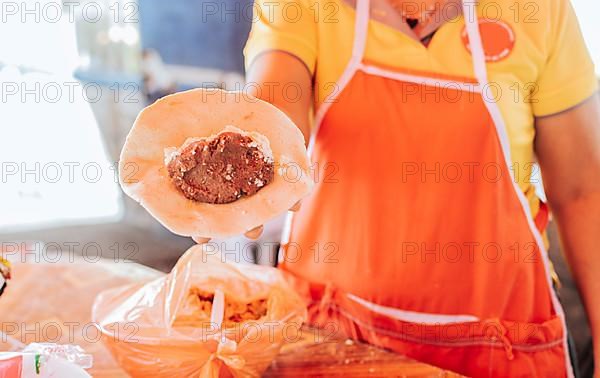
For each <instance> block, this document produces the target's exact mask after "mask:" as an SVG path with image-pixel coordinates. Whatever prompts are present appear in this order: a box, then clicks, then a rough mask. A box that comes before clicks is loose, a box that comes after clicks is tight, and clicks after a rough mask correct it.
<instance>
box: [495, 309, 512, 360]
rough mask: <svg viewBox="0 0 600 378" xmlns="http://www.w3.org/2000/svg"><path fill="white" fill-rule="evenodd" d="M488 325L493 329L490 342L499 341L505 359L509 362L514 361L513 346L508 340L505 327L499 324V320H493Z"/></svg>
mask: <svg viewBox="0 0 600 378" xmlns="http://www.w3.org/2000/svg"><path fill="white" fill-rule="evenodd" d="M490 324H491V325H492V326H493V327H494V333H495V334H492V335H491V337H490V339H491V340H492V341H496V340H499V341H500V342H501V343H502V346H503V347H504V352H505V353H506V358H507V359H508V360H509V361H512V360H514V359H515V355H514V353H513V346H512V343H511V342H510V340H509V339H508V336H507V335H508V330H507V329H506V327H505V326H504V325H503V324H502V322H500V319H493V320H491V321H490Z"/></svg>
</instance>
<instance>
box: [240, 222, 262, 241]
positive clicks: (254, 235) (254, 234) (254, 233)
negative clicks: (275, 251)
mask: <svg viewBox="0 0 600 378" xmlns="http://www.w3.org/2000/svg"><path fill="white" fill-rule="evenodd" d="M263 230H264V227H263V226H262V225H260V226H258V227H255V228H253V229H252V230H248V231H246V232H245V233H244V235H245V236H246V237H247V238H248V239H252V240H254V239H258V238H259V237H260V235H261V234H262V233H263Z"/></svg>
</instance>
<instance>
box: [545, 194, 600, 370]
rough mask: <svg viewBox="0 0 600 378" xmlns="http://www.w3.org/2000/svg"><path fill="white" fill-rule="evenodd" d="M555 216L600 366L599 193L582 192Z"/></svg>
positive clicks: (557, 209) (560, 206)
mask: <svg viewBox="0 0 600 378" xmlns="http://www.w3.org/2000/svg"><path fill="white" fill-rule="evenodd" d="M552 207H553V213H554V216H555V219H556V223H557V225H558V227H559V230H560V237H561V242H562V246H563V250H564V254H565V257H566V259H567V261H568V263H569V266H570V268H571V271H572V273H573V276H574V279H575V281H576V284H577V286H578V288H579V292H580V294H581V297H582V300H583V302H584V305H585V307H586V310H587V315H588V318H589V321H590V325H591V329H592V337H593V340H594V357H595V358H594V360H595V362H596V364H600V228H599V226H600V192H591V193H582V194H581V196H579V198H577V199H575V200H572V201H570V202H568V203H565V204H555V205H554V206H552Z"/></svg>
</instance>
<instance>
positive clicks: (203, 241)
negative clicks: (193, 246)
mask: <svg viewBox="0 0 600 378" xmlns="http://www.w3.org/2000/svg"><path fill="white" fill-rule="evenodd" d="M192 239H193V240H194V241H195V242H196V243H198V244H206V243H208V242H209V241H210V238H205V237H203V236H192Z"/></svg>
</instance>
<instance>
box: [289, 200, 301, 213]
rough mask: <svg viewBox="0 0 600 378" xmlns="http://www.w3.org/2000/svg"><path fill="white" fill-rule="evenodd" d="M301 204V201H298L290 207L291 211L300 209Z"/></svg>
mask: <svg viewBox="0 0 600 378" xmlns="http://www.w3.org/2000/svg"><path fill="white" fill-rule="evenodd" d="M300 205H301V202H300V201H298V202H296V203H295V204H294V206H292V207H290V211H298V210H300Z"/></svg>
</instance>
